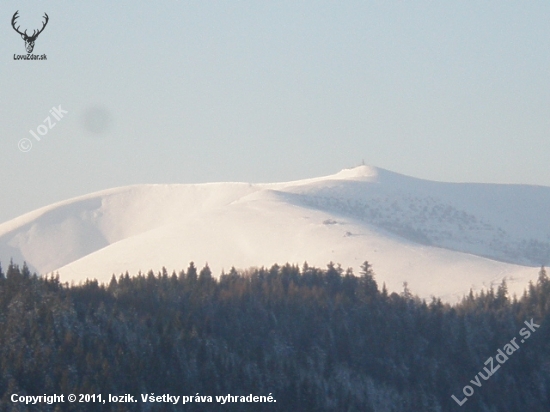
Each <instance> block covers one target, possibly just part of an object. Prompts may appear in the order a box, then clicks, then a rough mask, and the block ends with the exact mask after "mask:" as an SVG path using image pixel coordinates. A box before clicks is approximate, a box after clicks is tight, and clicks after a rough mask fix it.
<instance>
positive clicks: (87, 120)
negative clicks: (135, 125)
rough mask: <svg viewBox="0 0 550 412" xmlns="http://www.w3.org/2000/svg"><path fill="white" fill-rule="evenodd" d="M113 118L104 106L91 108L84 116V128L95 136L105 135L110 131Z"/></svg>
mask: <svg viewBox="0 0 550 412" xmlns="http://www.w3.org/2000/svg"><path fill="white" fill-rule="evenodd" d="M112 123H113V118H112V115H111V112H110V111H109V109H107V108H105V107H103V106H93V107H89V108H87V109H86V110H85V111H84V115H83V116H82V126H83V127H84V129H86V130H87V131H89V132H92V133H94V134H104V133H106V132H108V131H109V129H110V128H111V126H112Z"/></svg>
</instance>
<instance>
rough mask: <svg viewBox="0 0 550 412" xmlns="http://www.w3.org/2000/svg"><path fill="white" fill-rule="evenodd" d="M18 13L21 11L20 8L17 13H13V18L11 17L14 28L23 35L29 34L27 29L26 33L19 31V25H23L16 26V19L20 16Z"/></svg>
mask: <svg viewBox="0 0 550 412" xmlns="http://www.w3.org/2000/svg"><path fill="white" fill-rule="evenodd" d="M18 13H19V10H17V11H16V12H15V14H14V15H13V17H12V19H11V25H12V27H13V29H14V30H15V31H16V32H17V33H19V34H20V35H21V36H26V35H27V30H25V33H21V32H20V31H19V27H21V26H17V28H16V27H15V20H17V18H18V17H19V16H18ZM44 14H45V13H44Z"/></svg>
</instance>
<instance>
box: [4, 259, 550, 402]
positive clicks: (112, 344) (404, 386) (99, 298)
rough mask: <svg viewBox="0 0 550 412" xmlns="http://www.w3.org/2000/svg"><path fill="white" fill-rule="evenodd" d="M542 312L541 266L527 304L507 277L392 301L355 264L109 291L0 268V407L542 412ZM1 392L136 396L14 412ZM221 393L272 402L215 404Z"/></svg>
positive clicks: (193, 272) (129, 282)
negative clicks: (459, 296)
mask: <svg viewBox="0 0 550 412" xmlns="http://www.w3.org/2000/svg"><path fill="white" fill-rule="evenodd" d="M549 312H550V280H549V279H548V277H547V274H546V271H545V270H544V268H542V269H541V271H540V274H539V279H538V282H537V283H536V284H531V285H529V286H528V288H527V290H526V291H525V293H524V294H523V296H520V297H510V296H508V293H507V290H506V284H505V283H503V284H501V285H500V287H499V288H498V289H496V290H490V291H488V292H485V293H481V294H478V295H474V294H472V293H470V295H469V296H466V297H465V298H464V299H463V300H462V302H461V303H459V304H456V305H452V306H451V305H448V304H444V303H442V302H441V301H440V300H437V299H433V300H432V301H429V302H426V301H423V300H420V299H419V298H417V297H415V296H414V295H413V293H412V292H411V291H409V290H408V289H407V288H406V287H405V288H404V290H403V292H401V293H399V294H397V293H391V294H390V293H388V292H387V290H386V289H385V287H379V285H378V284H377V282H376V280H375V275H374V273H373V271H372V268H371V267H370V265H369V264H368V263H367V262H365V264H364V265H363V269H362V272H361V273H360V274H357V275H355V274H353V273H352V271H351V270H347V271H344V270H342V269H341V268H340V267H339V266H337V265H333V264H329V265H328V266H327V268H326V269H319V268H314V267H308V266H307V264H304V266H303V267H302V268H300V267H298V266H291V265H288V264H287V265H284V266H277V265H274V266H273V267H271V268H269V269H266V268H261V269H249V270H247V271H244V272H238V271H236V270H234V269H232V270H231V271H230V272H229V273H225V274H222V275H221V276H220V277H219V278H216V277H214V276H213V275H212V273H211V272H210V269H209V268H208V267H207V266H206V267H204V268H203V269H201V270H199V269H198V268H196V267H195V266H194V265H193V264H190V265H189V267H188V268H187V270H184V271H181V272H180V273H171V274H170V273H167V271H166V270H162V271H161V272H159V273H153V272H149V273H148V274H146V275H142V274H139V275H138V276H133V277H131V276H129V275H128V274H126V275H122V276H120V277H113V279H112V280H111V282H110V284H108V285H101V284H98V283H97V282H96V281H88V282H87V283H85V284H81V285H67V284H61V283H60V282H59V279H58V278H57V277H53V276H49V277H38V276H36V275H34V274H31V273H30V272H29V270H28V268H27V267H26V266H25V265H23V266H22V267H19V266H17V265H14V264H10V265H9V266H8V267H7V268H4V270H2V269H0V405H1V406H0V411H175V410H181V411H338V412H351V411H361V412H382V411H419V412H424V411H444V412H446V411H459V410H460V411H487V412H489V411H491V412H493V411H494V412H496V411H498V412H506V411H517V412H523V411H529V412H536V411H541V412H542V411H549V410H550V329H549V325H550V316H549ZM531 319H532V321H531ZM526 321H527V322H528V323H527V324H526V323H525V322H526ZM534 325H540V327H539V326H534ZM522 331H523V332H522ZM525 331H527V332H529V335H530V336H529V337H527V336H526V334H527V332H525ZM514 338H515V340H514V341H513V342H514V343H515V344H516V345H515V346H514V345H512V343H510V342H511V341H512V340H513V339H514ZM520 339H523V340H524V342H523V343H520ZM506 345H508V346H506ZM499 350H500V352H499ZM501 353H502V355H501ZM489 358H492V359H493V361H491V362H488V360H489ZM505 358H506V359H505ZM504 359H505V360H504ZM501 361H502V362H501ZM492 363H494V365H492ZM484 368H485V369H484ZM491 371H492V373H491ZM467 386H468V387H469V388H467ZM463 389H464V390H463ZM472 391H473V392H472ZM13 394H18V395H51V394H65V396H67V394H102V396H103V397H104V399H105V397H106V396H107V394H111V395H115V396H122V395H126V394H129V395H132V396H134V397H135V398H136V402H135V403H126V404H123V403H109V402H107V403H105V404H101V403H97V402H89V403H78V402H77V403H69V402H64V403H57V404H51V405H48V404H45V403H42V404H39V405H25V403H21V402H15V403H14V402H12V399H11V397H12V395H13ZM142 394H145V395H148V396H149V395H153V394H154V396H162V395H164V394H170V395H179V396H190V397H191V398H193V399H195V400H196V399H200V398H197V396H203V397H204V398H203V399H206V396H211V397H212V399H213V402H212V403H209V402H202V403H197V402H196V401H195V400H193V401H192V402H189V403H186V404H182V403H181V399H180V403H179V404H178V405H175V406H174V405H171V404H169V403H163V402H155V403H151V402H142V399H141V395H142ZM228 394H231V395H238V396H241V395H242V396H248V395H250V394H252V395H261V396H268V395H271V396H272V397H273V399H275V400H276V402H271V403H251V402H227V403H225V404H223V405H221V404H220V403H217V402H216V398H215V397H216V396H226V395H228ZM453 395H454V396H455V397H456V399H457V400H458V401H460V402H464V403H463V404H462V406H459V404H458V402H457V401H455V400H454V399H453V398H452V396H453ZM464 399H467V400H466V401H464Z"/></svg>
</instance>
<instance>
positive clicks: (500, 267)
mask: <svg viewBox="0 0 550 412" xmlns="http://www.w3.org/2000/svg"><path fill="white" fill-rule="evenodd" d="M549 210H550V188H548V187H541V186H527V185H495V184H468V183H464V184H462V183H460V184H459V183H440V182H432V181H425V180H420V179H415V178H411V177H407V176H403V175H399V174H396V173H393V172H389V171H386V170H383V169H377V168H373V167H368V166H359V167H356V168H353V169H345V170H343V171H341V172H339V173H337V174H335V175H332V176H326V177H321V178H314V179H306V180H301V181H295V182H287V183H271V184H248V183H208V184H172V185H135V186H129V187H122V188H115V189H109V190H105V191H100V192H97V193H92V194H89V195H86V196H82V197H78V198H75V199H70V200H67V201H63V202H59V203H56V204H53V205H50V206H47V207H44V208H41V209H38V210H36V211H33V212H31V213H28V214H25V215H23V216H20V217H18V218H16V219H13V220H10V221H8V222H5V223H3V224H0V261H1V262H2V263H3V264H4V267H5V266H6V264H7V263H8V262H9V260H10V258H13V260H14V262H17V263H22V262H23V261H26V262H27V264H28V265H29V267H30V268H31V270H35V271H37V272H39V273H42V274H45V273H49V272H59V275H60V278H61V280H62V281H63V282H65V281H67V282H80V281H84V280H86V279H87V278H88V279H98V280H99V281H109V280H110V278H111V276H112V274H113V273H114V274H116V275H119V274H121V273H124V272H126V271H128V272H129V273H130V274H132V275H133V274H137V273H138V272H139V271H141V272H147V271H148V270H149V269H153V270H154V271H158V270H160V269H161V268H162V267H163V266H164V267H166V268H167V269H168V270H169V271H170V272H171V271H172V270H176V271H179V270H181V269H184V268H186V267H187V266H188V264H189V262H190V261H194V262H195V264H196V265H197V266H198V267H199V268H200V267H202V266H203V265H204V264H206V263H208V265H209V266H210V268H211V269H212V271H213V273H214V275H218V274H220V273H221V271H222V269H223V270H225V271H228V270H229V269H230V268H231V266H235V267H236V268H248V267H251V266H271V265H272V264H273V263H278V264H284V263H286V262H290V263H295V264H299V265H302V264H303V263H304V262H305V261H307V262H308V264H309V265H315V266H320V267H324V266H325V265H326V264H327V263H328V262H329V261H333V262H335V263H340V264H341V265H342V267H343V268H344V269H345V268H347V267H352V268H353V269H354V271H355V273H358V272H359V266H360V265H361V264H362V263H363V262H364V261H365V260H368V261H369V262H370V263H371V264H372V265H373V268H374V271H375V273H376V279H377V281H378V282H379V284H380V285H381V284H382V282H385V283H386V285H387V287H388V289H389V290H390V291H396V292H400V291H402V290H403V282H408V285H409V288H410V289H411V291H412V292H413V293H416V294H418V295H419V296H421V297H425V298H430V297H431V296H437V297H441V298H442V299H443V300H445V301H455V300H456V299H459V298H461V297H462V296H463V295H464V294H467V293H468V292H469V290H470V288H472V289H474V291H479V290H480V289H482V288H487V287H490V286H491V285H493V286H497V285H498V284H499V283H500V282H501V280H502V279H503V278H506V279H507V281H508V287H509V290H510V292H512V293H517V294H521V293H522V292H523V290H524V289H525V287H526V286H527V284H528V282H529V280H533V281H535V280H536V278H537V274H538V269H539V267H540V265H542V264H547V263H548V260H549V259H550V215H549V213H548V211H549Z"/></svg>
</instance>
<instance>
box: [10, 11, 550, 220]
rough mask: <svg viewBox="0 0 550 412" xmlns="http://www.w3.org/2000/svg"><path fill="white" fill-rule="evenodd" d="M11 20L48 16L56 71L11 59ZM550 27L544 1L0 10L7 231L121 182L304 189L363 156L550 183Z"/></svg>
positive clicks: (418, 171) (437, 173)
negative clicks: (11, 222) (49, 122)
mask: <svg viewBox="0 0 550 412" xmlns="http://www.w3.org/2000/svg"><path fill="white" fill-rule="evenodd" d="M16 10H19V14H20V18H19V24H21V27H22V28H28V29H29V31H30V32H32V31H33V29H34V28H39V27H40V25H41V18H42V15H43V13H44V12H46V13H48V15H49V17H50V21H49V24H48V26H47V27H46V29H45V30H44V32H43V33H42V34H40V36H39V37H38V39H37V41H36V45H35V50H34V53H35V54H39V55H40V54H43V53H45V54H46V55H47V57H48V60H47V61H19V60H18V61H14V60H13V55H14V54H25V48H24V42H23V40H22V39H21V38H20V36H19V35H18V34H17V33H15V31H14V30H13V29H12V27H11V24H10V21H11V18H12V16H13V14H14V13H15V11H16ZM549 22H550V2H548V1H532V2H519V1H517V2H503V1H466V2H457V1H438V2H435V1H429V2H427V1H415V2H398V1H393V2H392V1H332V2H328V1H320V0H316V1H309V0H308V1H296V0H293V1H274V2H273V1H269V2H268V1H261V2H260V1H208V2H207V1H175V0H173V1H167V0H164V1H158V2H145V1H116V2H110V1H93V2H92V1H82V2H74V1H61V0H56V1H47V0H45V1H26V2H24V3H23V2H21V1H10V0H3V1H2V3H0V39H1V43H0V73H1V76H0V153H1V155H2V167H1V172H0V190H1V192H2V197H1V199H0V222H2V221H5V220H7V219H9V218H13V217H16V216H18V215H20V214H22V213H24V212H27V211H30V210H33V209H35V208H37V207H40V206H44V205H47V204H49V203H52V202H54V201H59V200H64V199H67V198H70V197H73V196H77V195H81V194H85V193H89V192H92V191H96V190H100V189H106V188H109V187H114V186H122V185H128V184H134V183H195V182H208V181H248V182H268V181H282V180H294V179H300V178H307V177H314V176H320V175H325V174H331V173H335V172H337V171H338V170H340V169H342V168H345V167H351V166H354V165H357V164H359V163H361V161H362V160H363V159H364V161H365V162H366V163H367V164H370V165H374V166H379V167H382V168H386V169H390V170H393V171H396V172H399V173H404V174H407V175H412V176H416V177H421V178H427V179H433V180H444V181H475V182H497V183H528V184H539V185H546V186H550V173H549V153H550V115H549V114H550V110H549V109H550V82H549V73H550V70H549V69H550V58H549V56H550V24H549ZM59 105H61V107H62V108H63V109H64V110H67V111H68V114H66V115H65V117H64V118H63V119H62V120H61V121H59V122H58V123H57V124H56V125H55V127H54V128H53V129H52V130H50V131H48V133H47V134H46V135H45V136H43V137H42V139H41V141H39V142H38V141H36V140H34V138H33V137H32V136H31V135H30V133H29V130H30V129H32V130H36V129H37V127H38V126H40V125H41V124H43V121H44V119H45V118H46V117H47V116H48V115H49V110H50V109H51V108H52V107H54V106H59ZM93 130H95V131H96V132H97V131H99V132H101V131H102V132H101V133H94V132H93ZM23 138H29V139H31V142H32V143H33V147H32V149H31V150H30V151H29V152H27V153H23V152H21V151H20V150H19V149H18V142H19V141H20V140H21V139H23Z"/></svg>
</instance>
